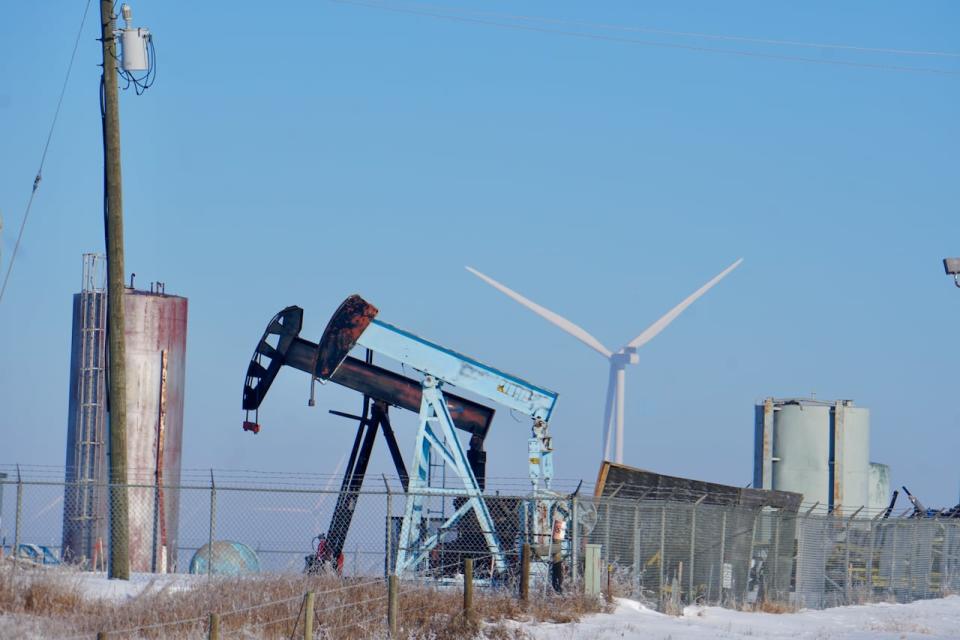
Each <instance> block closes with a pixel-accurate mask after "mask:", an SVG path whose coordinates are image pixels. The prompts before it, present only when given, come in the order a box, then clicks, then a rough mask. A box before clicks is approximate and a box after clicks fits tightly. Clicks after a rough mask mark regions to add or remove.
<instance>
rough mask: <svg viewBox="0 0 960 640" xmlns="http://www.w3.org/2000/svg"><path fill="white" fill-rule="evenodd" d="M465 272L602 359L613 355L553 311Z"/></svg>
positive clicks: (507, 288) (492, 282) (499, 285)
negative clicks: (582, 344)
mask: <svg viewBox="0 0 960 640" xmlns="http://www.w3.org/2000/svg"><path fill="white" fill-rule="evenodd" d="M467 271H469V272H470V273H472V274H473V275H475V276H477V277H478V278H480V279H481V280H483V281H484V282H486V283H487V284H489V285H490V286H491V287H493V288H494V289H497V290H498V291H500V292H501V293H504V294H506V295H507V296H509V297H511V298H513V299H514V300H516V301H517V302H519V303H520V304H522V305H523V306H525V307H526V308H527V309H530V310H531V311H533V312H534V313H535V314H537V315H538V316H540V317H542V318H544V319H545V320H547V321H548V322H551V323H553V324H555V325H557V326H558V327H560V328H561V329H563V330H564V331H566V332H567V333H569V334H570V335H572V336H573V337H574V338H576V339H577V340H580V341H581V342H583V343H584V344H585V345H587V346H588V347H590V348H591V349H593V350H594V351H597V352H598V353H600V355H602V356H603V357H605V358H609V357H610V356H611V355H613V353H612V352H611V351H610V349H607V348H606V347H605V346H603V345H602V344H601V343H600V341H599V340H597V339H596V338H594V337H593V336H592V335H590V334H589V333H587V332H586V330H585V329H584V328H583V327H580V326H578V325H575V324H574V323H572V322H570V321H569V320H567V319H566V318H564V317H563V316H560V315H557V314H556V313H554V312H553V311H550V310H549V309H546V308H544V307H541V306H540V305H538V304H537V303H536V302H533V301H532V300H528V299H527V298H524V297H523V296H522V295H520V294H519V293H517V292H516V291H514V290H513V289H510V288H509V287H506V286H504V285H502V284H500V283H499V282H497V281H496V280H494V279H493V278H490V277H488V276H485V275H483V274H482V273H480V272H479V271H477V270H476V269H474V268H472V267H467Z"/></svg>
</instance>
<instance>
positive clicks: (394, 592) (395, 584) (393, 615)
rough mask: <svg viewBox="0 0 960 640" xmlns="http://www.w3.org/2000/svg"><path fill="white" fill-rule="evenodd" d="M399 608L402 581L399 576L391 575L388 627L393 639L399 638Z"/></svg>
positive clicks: (388, 586)
mask: <svg viewBox="0 0 960 640" xmlns="http://www.w3.org/2000/svg"><path fill="white" fill-rule="evenodd" d="M399 608H400V580H399V578H397V576H395V575H391V576H389V577H388V578H387V625H388V626H389V627H390V637H391V638H396V637H397V631H398V626H399V625H398V622H399V620H398V619H397V618H398V617H399V616H398V615H397V614H398V613H399Z"/></svg>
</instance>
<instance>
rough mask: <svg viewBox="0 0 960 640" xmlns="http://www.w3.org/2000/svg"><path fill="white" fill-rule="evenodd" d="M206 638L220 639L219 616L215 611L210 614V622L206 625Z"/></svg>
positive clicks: (211, 639)
mask: <svg viewBox="0 0 960 640" xmlns="http://www.w3.org/2000/svg"><path fill="white" fill-rule="evenodd" d="M207 639H208V640H220V616H218V615H217V614H215V613H211V614H210V623H209V626H208V627H207Z"/></svg>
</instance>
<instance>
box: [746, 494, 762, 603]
mask: <svg viewBox="0 0 960 640" xmlns="http://www.w3.org/2000/svg"><path fill="white" fill-rule="evenodd" d="M761 516H762V512H761V511H760V510H759V509H757V510H755V511H754V513H753V530H752V531H751V533H750V554H749V555H748V556H747V584H745V585H744V586H743V596H744V598H746V596H747V594H748V593H750V567H751V566H753V546H754V544H755V543H756V541H757V525H758V524H759V523H760V518H761ZM757 582H758V583H759V582H760V576H759V574H758V575H757ZM757 593H758V594H759V593H760V590H759V584H758V589H757Z"/></svg>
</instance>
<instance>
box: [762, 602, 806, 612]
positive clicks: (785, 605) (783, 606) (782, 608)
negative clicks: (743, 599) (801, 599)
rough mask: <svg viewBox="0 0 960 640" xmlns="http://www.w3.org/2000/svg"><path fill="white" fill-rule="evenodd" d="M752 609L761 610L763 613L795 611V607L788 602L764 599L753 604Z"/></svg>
mask: <svg viewBox="0 0 960 640" xmlns="http://www.w3.org/2000/svg"><path fill="white" fill-rule="evenodd" d="M752 610H753V611H762V612H763V613H795V612H796V610H797V608H796V607H795V606H793V605H792V604H790V603H789V602H778V601H775V600H764V601H762V602H758V603H756V604H755V605H753V609H752Z"/></svg>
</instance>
